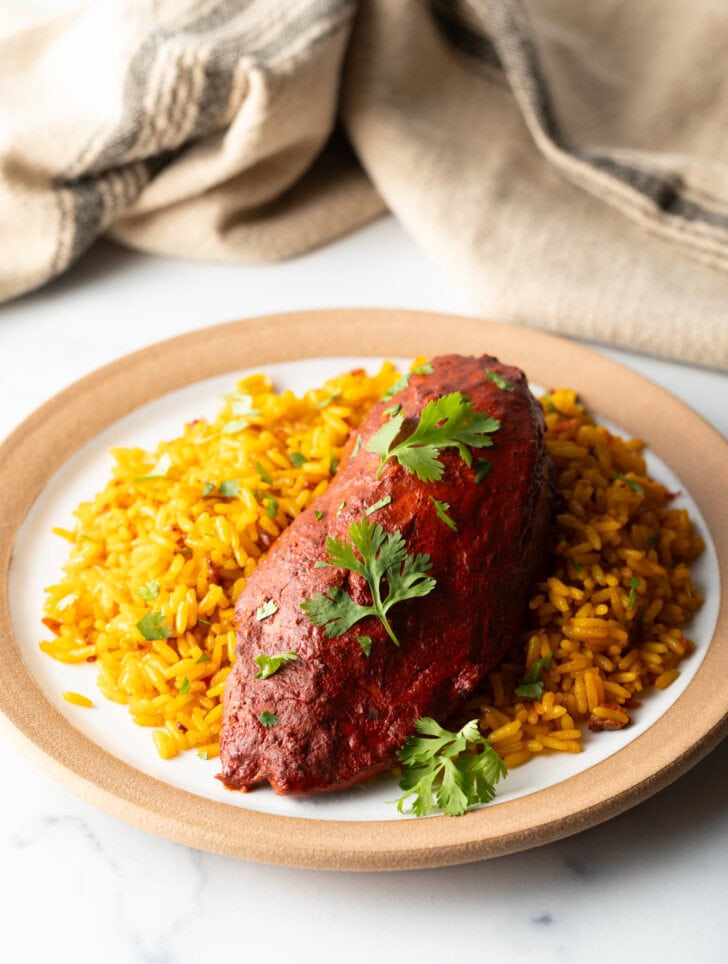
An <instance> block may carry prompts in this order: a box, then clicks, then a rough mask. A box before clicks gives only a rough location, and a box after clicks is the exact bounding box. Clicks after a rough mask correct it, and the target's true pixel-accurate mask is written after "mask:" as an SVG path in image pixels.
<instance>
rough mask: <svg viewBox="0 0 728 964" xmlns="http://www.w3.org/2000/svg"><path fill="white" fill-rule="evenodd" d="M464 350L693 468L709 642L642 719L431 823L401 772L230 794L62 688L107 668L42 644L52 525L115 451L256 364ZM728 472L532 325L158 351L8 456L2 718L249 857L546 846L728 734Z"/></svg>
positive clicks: (401, 315) (652, 392)
mask: <svg viewBox="0 0 728 964" xmlns="http://www.w3.org/2000/svg"><path fill="white" fill-rule="evenodd" d="M448 351H457V352H462V353H482V352H484V351H487V352H490V353H491V354H496V355H499V356H500V357H501V358H503V359H504V360H506V361H507V362H509V363H512V364H516V365H519V366H521V367H522V368H524V370H525V371H526V373H527V374H528V376H529V379H530V380H531V381H532V382H533V383H537V384H542V385H546V386H556V385H568V386H570V387H573V388H576V389H577V390H578V391H579V392H580V393H581V394H582V396H583V397H584V399H585V401H586V403H587V405H588V406H589V407H590V408H592V409H593V410H594V411H596V412H598V413H599V415H600V417H603V418H604V419H606V420H608V421H611V422H613V423H615V424H617V425H619V426H621V427H622V428H623V429H624V430H625V431H626V432H628V433H629V434H632V435H636V436H640V437H642V438H647V439H648V440H649V442H650V448H651V458H652V459H653V464H651V466H650V469H651V471H653V472H654V473H655V474H657V476H658V477H659V478H661V479H662V480H663V481H665V482H666V483H667V484H668V485H676V484H678V481H677V480H678V479H679V484H680V485H681V486H682V487H683V489H684V493H685V494H684V498H685V499H688V500H689V501H688V505H689V508H690V511H691V514H694V515H695V517H696V520H697V522H698V525H699V526H700V528H701V532H702V534H703V535H704V536H706V535H712V540H711V539H710V538H708V540H707V541H708V543H709V548H708V550H707V552H706V554H705V555H704V557H703V558H702V560H701V563H700V569H699V571H698V572H697V573H696V578H697V579H698V581H699V583H700V585H701V588H702V589H703V591H704V592H705V593H706V595H707V602H706V605H705V606H704V607H703V610H702V611H701V613H700V615H699V617H698V624H696V625H694V626H691V632H692V633H693V634H694V636H695V638H696V641H697V643H698V650H697V652H696V654H695V655H694V656H693V657H691V659H690V660H689V661H688V665H687V668H686V670H685V671H684V672H683V673H682V674H681V677H680V678H679V680H678V681H677V682H676V683H675V684H673V686H672V687H671V688H670V689H669V690H668V691H665V692H664V693H660V694H655V698H654V699H652V700H649V701H646V703H645V706H644V707H643V710H642V711H641V712H640V718H639V720H638V721H636V724H635V725H634V726H632V727H630V728H629V730H628V731H622V732H621V733H619V734H603V735H602V736H603V739H601V740H590V741H588V744H587V748H586V751H585V752H584V753H583V754H581V755H580V756H579V757H570V756H569V757H568V759H567V760H564V761H561V760H556V759H555V758H553V757H551V758H549V759H548V760H547V759H543V760H537V761H534V762H533V763H531V764H529V765H528V766H527V767H524V768H521V769H520V770H516V771H514V772H513V773H512V774H511V775H510V776H509V779H508V781H506V783H505V784H503V790H502V791H501V792H500V793H499V797H498V802H497V803H496V804H491V805H490V806H488V807H485V808H483V809H481V810H478V811H475V812H472V813H469V814H467V815H465V816H464V817H461V818H459V819H452V818H447V817H431V818H428V819H426V820H421V819H420V820H417V819H414V818H402V817H400V816H399V815H397V814H396V811H395V808H394V807H393V806H392V805H391V804H388V802H387V801H388V800H391V797H392V796H394V795H396V791H395V788H394V785H393V784H392V783H391V782H390V783H388V782H387V781H378V782H375V783H374V784H372V785H371V786H365V787H364V788H362V789H359V790H353V791H350V792H349V793H346V794H332V795H330V796H328V795H327V796H324V797H320V798H316V799H313V800H304V801H300V800H291V799H285V798H283V799H282V798H276V797H275V796H274V795H273V794H272V792H270V791H267V790H256V791H255V792H254V793H251V794H247V795H241V794H233V793H230V792H229V791H225V790H224V789H222V788H220V787H218V786H217V781H214V780H213V779H212V778H213V774H214V772H216V764H215V763H214V762H213V761H210V762H209V764H203V761H199V760H198V759H197V758H196V757H195V756H194V755H192V754H187V755H184V756H183V757H182V758H178V759H176V760H174V761H169V762H164V763H163V762H162V761H160V760H159V759H158V758H157V757H156V755H155V754H154V751H153V749H152V744H151V740H150V739H149V734H148V732H146V731H142V730H139V729H138V728H136V727H133V725H131V723H130V721H129V720H128V717H127V715H126V711H125V710H124V709H123V708H119V707H115V706H112V705H109V706H102V705H101V704H102V703H103V702H104V701H103V700H100V701H99V702H98V705H97V709H98V710H99V712H98V713H97V712H96V711H94V713H93V714H90V713H88V711H84V710H82V709H79V708H76V707H72V706H69V705H68V704H65V703H63V702H62V700H61V699H60V696H59V694H60V692H61V690H62V689H66V688H73V689H84V686H83V685H82V684H81V683H79V676H78V674H79V672H83V671H86V670H87V671H88V673H89V674H90V675H89V678H88V683H87V685H86V687H85V689H86V691H90V690H91V688H92V686H93V683H92V679H91V677H92V676H93V675H94V674H93V670H92V668H91V667H88V668H86V667H81V668H80V669H79V668H76V667H72V668H70V670H69V668H68V667H64V666H62V665H60V664H56V663H54V662H53V661H52V660H50V659H48V658H47V657H45V656H40V655H39V654H38V651H37V647H36V642H37V639H38V638H39V633H40V632H41V627H40V625H39V622H38V620H39V616H40V613H39V609H40V602H41V598H42V586H43V585H44V584H46V583H47V582H49V581H51V580H52V579H53V578H54V575H55V574H56V573H57V572H58V569H59V566H60V561H62V558H63V555H64V553H63V549H62V548H60V547H59V548H57V549H56V550H55V551H56V552H58V553H60V555H59V556H58V559H57V560H56V559H54V558H53V549H52V548H50V547H51V546H52V545H53V543H52V542H51V541H50V537H49V535H48V533H49V525H50V524H63V521H64V518H65V515H64V513H65V514H67V513H68V512H69V511H70V508H71V507H72V506H73V505H75V504H76V503H77V502H78V501H80V498H81V497H82V496H83V495H84V494H88V493H89V491H94V490H95V488H96V487H98V484H99V483H101V482H102V481H103V479H104V478H105V475H106V470H107V464H106V463H105V462H104V458H105V453H106V450H107V449H108V448H109V447H110V446H111V445H112V444H127V443H128V442H130V441H132V440H135V441H137V442H140V443H141V444H148V445H151V444H152V443H153V442H156V441H158V440H159V439H160V438H164V437H171V436H173V435H176V434H177V432H178V431H179V427H180V426H181V424H182V423H183V421H184V420H185V419H186V418H187V417H188V414H189V415H194V414H199V412H200V408H199V406H200V405H201V404H207V405H208V406H211V408H210V412H213V411H214V410H215V408H216V407H217V403H218V399H219V396H220V394H221V393H222V391H224V390H226V389H227V388H228V387H229V385H230V384H231V382H232V381H233V380H234V379H235V378H236V377H237V375H238V373H239V372H240V371H241V370H245V369H251V368H253V369H256V370H260V369H265V370H269V371H273V372H274V373H275V377H276V380H277V381H278V382H279V383H281V384H285V385H289V384H290V385H293V387H296V388H300V387H305V386H308V385H311V384H315V383H318V382H320V381H321V380H322V378H325V377H326V376H328V375H329V374H334V373H338V372H340V371H342V370H345V369H346V368H347V367H350V366H351V364H352V362H359V361H361V359H362V358H364V359H366V358H369V359H371V360H372V362H374V360H375V359H377V360H378V359H380V358H381V357H382V356H388V357H392V356H395V357H401V356H407V357H411V356H415V355H418V354H426V355H435V354H438V353H442V352H448ZM185 406H187V408H185ZM142 407H143V409H142ZM190 407H191V408H190ZM145 432H146V433H147V435H146V436H145V435H144V433H145ZM671 470H674V472H675V473H676V475H677V479H676V477H675V475H673V474H672V471H671ZM99 472H100V473H101V474H100V475H99V474H98V473H99ZM94 473H96V475H94ZM726 477H728V446H727V445H726V443H725V441H724V440H723V439H722V438H721V437H720V435H718V433H716V432H715V431H714V430H713V429H712V428H711V427H710V426H708V425H707V424H706V423H705V422H703V421H702V420H701V419H700V418H699V416H697V415H696V414H695V413H693V412H692V411H690V409H688V408H687V407H686V406H684V405H683V404H682V403H681V402H679V401H677V400H676V399H675V398H673V397H672V396H670V395H669V394H668V393H667V392H665V391H663V390H662V389H660V388H658V387H657V386H655V385H653V384H652V383H650V382H649V381H647V380H646V379H644V378H642V377H641V376H638V375H636V374H634V373H632V372H629V371H628V370H626V369H624V368H622V367H621V366H619V365H617V364H615V363H614V362H611V361H609V360H607V359H605V358H603V357H601V356H600V355H597V354H596V353H593V352H591V351H589V350H587V349H585V348H583V347H580V346H578V345H575V344H572V343H570V342H565V341H562V340H560V339H557V338H554V337H552V336H548V335H543V334H540V333H536V332H533V331H530V330H526V329H519V328H515V327H512V326H501V325H494V324H490V323H486V322H482V321H476V320H474V319H465V318H455V317H452V316H444V315H431V314H426V313H415V312H402V311H365V310H346V311H314V312H303V313H298V314H288V315H279V316H273V317H268V318H261V319H252V320H248V321H244V322H236V323H232V324H229V325H222V326H218V327H216V328H210V329H205V330H203V331H200V332H196V333H193V334H190V335H185V336H182V337H180V338H176V339H172V340H170V341H167V342H164V343H161V344H159V345H154V346H152V347H151V348H148V349H145V350H143V351H141V352H138V353H136V354H134V355H130V356H128V357H126V358H123V359H121V360H120V361H118V362H116V363H114V364H112V365H110V366H107V367H106V368H104V369H101V370H99V371H98V372H95V373H94V374H92V375H90V376H88V377H87V378H85V379H83V380H81V381H80V382H77V383H76V384H75V385H73V386H71V387H70V388H69V389H67V390H66V391H64V392H63V393H61V394H60V395H58V396H56V397H55V398H54V399H52V400H51V401H50V402H48V403H47V404H46V405H45V406H43V407H42V408H41V409H39V410H38V411H37V412H36V413H35V414H34V415H32V416H31V417H30V418H29V419H28V420H27V421H26V422H25V423H24V424H23V425H21V426H20V427H19V428H18V429H17V430H16V432H15V433H14V434H13V435H12V436H10V438H9V439H8V440H7V441H6V442H5V443H4V445H3V446H2V447H0V485H1V486H2V491H3V493H4V503H3V505H2V506H1V507H0V527H2V530H3V533H4V534H5V535H6V537H5V539H4V540H3V545H2V547H0V721H2V722H5V723H6V724H8V726H7V729H8V732H9V733H10V734H11V735H13V736H15V737H17V738H18V739H19V740H20V743H21V745H22V746H23V747H24V748H25V749H26V750H27V751H28V752H30V754H31V755H32V756H33V757H34V758H35V759H36V760H37V761H38V763H39V764H40V765H41V766H42V767H43V768H44V769H45V770H46V771H47V772H49V773H50V774H51V775H52V776H54V777H56V778H57V779H59V780H60V781H61V782H63V783H64V784H65V785H66V786H68V787H69V788H70V789H72V790H73V791H75V792H77V793H78V794H79V795H81V796H83V797H84V798H86V799H87V800H89V801H91V802H92V803H94V804H96V805H98V806H101V807H103V808H104V809H106V810H108V811H110V812H112V813H114V814H115V815H117V816H119V817H122V818H124V819H126V820H128V821H130V822H132V823H134V824H136V825H138V826H141V827H143V828H144V829H147V830H151V831H153V832H156V833H160V834H162V835H164V836H166V837H169V838H171V839H174V840H177V841H179V842H182V843H185V844H189V845H192V846H195V847H198V848H203V849H207V850H211V851H215V852H219V853H224V854H228V855H232V856H236V857H242V858H246V859H253V860H262V861H267V862H271V863H279V864H285V865H290V866H301V867H317V868H328V869H372V870H375V869H404V868H412V867H426V866H438V865H444V864H453V863H460V862H465V861H470V860H477V859H482V858H484V857H490V856H496V855H500V854H505V853H509V852H513V851H516V850H519V849H524V848H526V847H530V846H534V845H536V844H541V843H546V842H548V841H550V840H554V839H557V838H558V837H562V836H565V835H567V834H569V833H573V832H576V831H578V830H580V829H583V828H586V827H588V826H591V825H593V824H595V823H598V822H599V821H601V820H604V819H606V818H608V817H610V816H612V815H614V814H616V813H618V812H620V811H621V810H624V809H626V808H627V807H629V806H631V805H633V804H635V803H637V802H639V801H640V800H642V799H644V798H645V797H647V796H648V795H650V794H651V793H653V792H655V791H656V790H658V789H660V788H661V787H663V786H665V785H666V784H667V783H669V782H670V781H671V780H673V779H675V778H676V777H677V776H679V775H680V774H681V773H682V772H684V771H685V770H686V769H687V768H688V767H689V766H691V765H692V764H694V763H696V762H697V761H698V760H699V759H700V758H701V757H702V756H703V755H704V754H705V753H707V752H708V751H709V750H710V749H711V747H712V746H714V745H715V744H716V743H717V742H718V740H719V739H721V737H722V736H723V735H724V734H725V731H726V726H727V724H728V672H727V670H728V640H727V639H726V636H727V635H728V633H727V631H726V630H727V626H728V612H727V608H728V607H727V606H726V602H725V599H726V592H725V589H726V571H728V562H727V560H728V533H726V527H725V526H724V525H722V520H721V498H722V493H721V485H720V482H721V479H725V478H726ZM91 480H93V481H91ZM89 485H91V486H92V488H91V490H90V489H89ZM687 493H689V494H690V496H688V495H687ZM690 497H692V498H690ZM693 500H694V501H693ZM59 513H61V515H60V516H59ZM56 541H57V542H59V541H60V540H56ZM721 588H722V589H723V592H722V593H721ZM65 672H71V673H72V674H73V675H72V676H71V677H64V676H63V674H64V673H65ZM69 679H70V682H68V680H69ZM563 756H564V757H567V755H566V754H564V755H563ZM537 764H538V766H537Z"/></svg>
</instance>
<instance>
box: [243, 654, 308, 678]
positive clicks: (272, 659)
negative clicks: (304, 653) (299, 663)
mask: <svg viewBox="0 0 728 964" xmlns="http://www.w3.org/2000/svg"><path fill="white" fill-rule="evenodd" d="M297 659H298V653H294V652H293V651H291V650H289V651H288V652H287V653H276V655H275V656H266V655H265V654H264V653H261V654H260V656H256V657H255V659H254V660H253V662H254V663H255V665H256V666H258V667H260V671H259V672H258V673H256V674H255V678H256V679H268V677H269V676H272V675H273V674H274V673H277V672H278V670H279V669H280V668H281V666H283V664H284V663H295V661H296V660H297Z"/></svg>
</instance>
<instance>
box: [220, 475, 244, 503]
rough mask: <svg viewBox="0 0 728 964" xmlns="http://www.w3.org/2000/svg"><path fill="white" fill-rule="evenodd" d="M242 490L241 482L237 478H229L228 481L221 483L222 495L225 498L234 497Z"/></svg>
mask: <svg viewBox="0 0 728 964" xmlns="http://www.w3.org/2000/svg"><path fill="white" fill-rule="evenodd" d="M239 492H240V483H239V482H238V480H237V479H229V480H228V481H227V482H221V483H220V495H221V496H222V497H223V498H224V499H232V498H234V497H235V496H236V495H238V493H239Z"/></svg>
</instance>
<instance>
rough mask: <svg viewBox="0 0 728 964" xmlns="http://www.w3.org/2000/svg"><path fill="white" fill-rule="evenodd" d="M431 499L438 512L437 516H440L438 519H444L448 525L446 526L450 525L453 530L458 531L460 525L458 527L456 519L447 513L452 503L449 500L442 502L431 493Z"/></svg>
mask: <svg viewBox="0 0 728 964" xmlns="http://www.w3.org/2000/svg"><path fill="white" fill-rule="evenodd" d="M430 501H431V502H432V503H433V504H434V506H435V512H437V518H438V519H442V521H443V522H444V523H445V525H446V526H450V528H451V529H452V531H453V532H457V531H458V527H457V525H456V523H455V520H454V519H451V518H450V516H449V515H448V514H447V510H448V509H449V508H450V503H449V502H440V500H439V499H436V498H435V497H434V495H431V496H430Z"/></svg>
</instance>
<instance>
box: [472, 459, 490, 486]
mask: <svg viewBox="0 0 728 964" xmlns="http://www.w3.org/2000/svg"><path fill="white" fill-rule="evenodd" d="M492 468H493V463H492V462H489V461H488V459H478V467H477V468H476V470H475V484H476V485H480V483H481V482H482V481H483V479H485V478H487V477H488V476H489V475H490V470H491V469H492Z"/></svg>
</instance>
